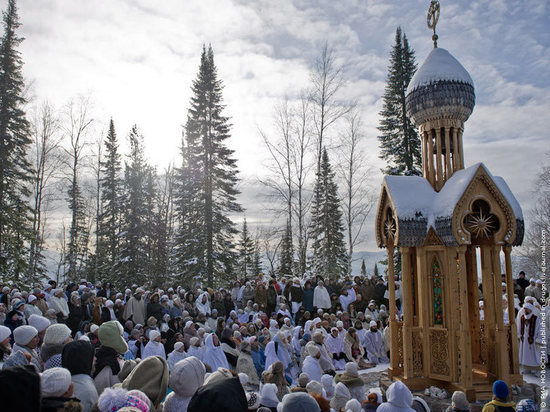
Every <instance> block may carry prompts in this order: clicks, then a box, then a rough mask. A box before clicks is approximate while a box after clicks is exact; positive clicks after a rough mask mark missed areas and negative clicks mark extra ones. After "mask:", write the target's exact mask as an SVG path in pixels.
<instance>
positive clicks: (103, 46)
mask: <svg viewBox="0 0 550 412" xmlns="http://www.w3.org/2000/svg"><path fill="white" fill-rule="evenodd" d="M2 3H3V8H5V3H6V1H5V0H2ZM428 5H429V1H428V0H406V1H405V0H340V1H334V0H311V1H305V0H304V1H298V0H294V1H293V0H276V1H273V0H200V1H198V0H197V1H195V0H178V1H176V0H162V1H152V0H150V1H145V0H95V1H85V0H44V1H36V0H19V1H18V6H19V13H20V18H21V23H22V28H21V34H22V35H23V36H24V37H25V38H26V40H25V41H24V43H23V44H22V46H21V51H22V53H23V58H24V61H25V66H24V73H25V76H26V78H27V79H29V80H32V81H33V92H34V95H35V96H36V98H37V100H42V99H47V100H49V101H50V102H52V103H53V104H54V105H57V106H61V105H63V104H64V103H65V102H66V101H67V100H68V99H69V98H71V97H73V96H75V95H77V94H89V95H90V96H91V97H92V99H93V101H94V111H95V113H96V118H97V130H98V133H100V132H101V130H102V129H103V128H104V125H105V123H106V122H107V121H108V119H109V118H110V117H113V119H114V121H115V125H116V127H117V129H118V133H119V136H121V137H124V136H125V135H126V134H127V132H128V131H129V129H130V127H131V125H132V124H133V123H137V124H138V126H139V128H140V129H141V130H142V132H143V134H144V136H145V145H146V150H147V155H148V157H149V159H150V161H151V162H152V163H153V164H155V165H157V166H158V168H159V170H162V169H163V168H164V167H166V166H167V165H168V164H169V163H170V162H172V161H175V160H177V153H178V151H177V147H178V145H179V141H180V139H181V124H183V123H184V121H185V118H186V111H187V108H188V102H189V98H190V85H191V81H192V80H193V79H194V77H195V75H196V72H197V68H198V63H199V58H200V52H201V47H202V45H203V44H205V43H206V44H211V45H212V47H213V49H214V53H215V59H216V63H217V66H218V72H219V76H220V78H221V79H222V80H223V82H224V84H225V91H224V99H225V103H226V104H227V115H229V116H230V117H231V121H232V123H233V136H232V139H231V142H230V146H231V147H232V148H233V149H234V150H235V151H236V156H237V158H238V159H239V168H240V170H241V177H242V178H243V182H245V183H247V182H249V183H250V184H249V185H248V186H246V187H245V188H244V190H243V191H244V192H245V193H247V194H251V191H255V190H259V188H258V186H257V184H256V180H255V179H256V177H257V176H261V175H262V174H263V173H265V166H264V165H265V161H266V160H267V153H266V150H265V149H264V147H263V145H262V141H261V138H260V136H259V133H258V127H262V128H267V129H269V125H270V124H271V123H272V117H271V116H272V113H273V107H274V105H275V104H276V103H277V102H278V101H280V100H281V99H282V98H283V97H284V96H285V95H288V96H293V95H294V94H295V93H296V92H297V91H298V90H300V89H302V88H303V87H304V86H306V85H307V82H308V76H309V74H308V73H309V70H310V67H311V65H312V62H313V61H314V60H315V58H316V57H317V56H318V54H319V52H320V49H321V47H322V45H323V44H324V42H325V41H327V42H328V43H329V44H330V45H331V46H333V47H334V49H335V51H336V55H337V57H338V61H339V62H340V63H341V64H342V65H343V67H344V70H345V77H346V79H347V80H348V84H347V86H346V88H345V90H344V94H343V97H345V98H350V99H357V100H358V101H359V103H360V107H361V111H362V116H363V119H364V120H363V121H364V124H365V132H366V135H367V137H366V144H365V147H366V149H367V151H368V152H369V155H370V157H369V159H370V161H371V164H372V166H373V167H374V169H375V170H378V169H379V168H380V167H382V166H383V163H382V162H381V161H380V160H379V159H378V144H377V140H376V136H377V130H376V126H377V125H378V122H379V117H378V112H379V111H380V108H381V104H382V102H381V95H382V93H383V90H384V84H385V76H386V69H387V64H388V57H389V52H390V49H391V46H392V44H393V42H394V36H395V29H396V27H397V26H399V25H400V26H401V27H402V28H403V30H404V31H405V33H406V34H407V36H408V37H409V41H410V43H411V45H412V47H413V48H414V49H415V50H416V57H417V61H418V62H419V63H421V62H422V61H423V60H424V58H425V56H426V55H427V54H428V53H429V51H430V49H431V48H432V42H431V33H430V31H429V30H428V29H427V28H426V11H427V8H428ZM549 12H550V1H548V0H521V1H517V0H480V1H466V0H460V1H452V2H451V1H445V0H442V1H441V18H440V22H439V26H438V34H439V46H440V47H443V48H446V49H447V50H449V51H450V52H451V53H452V54H453V55H454V56H455V57H456V58H457V59H458V60H459V61H460V62H461V63H462V64H463V65H464V67H465V68H466V69H467V70H468V71H469V72H470V74H471V76H472V78H473V80H474V82H475V87H476V95H477V102H476V103H477V105H476V108H475V109H474V113H473V114H472V116H471V118H470V120H469V121H468V122H467V124H466V130H465V135H464V143H465V159H466V164H467V165H471V164H473V163H475V162H478V161H483V162H485V164H486V165H487V166H488V167H489V169H490V170H491V171H492V173H493V174H495V175H501V176H503V177H504V178H505V179H506V180H507V182H508V184H509V185H510V186H511V188H512V190H513V192H514V193H515V194H516V196H517V197H518V199H519V201H520V203H521V205H522V206H523V208H524V211H526V210H527V209H528V208H529V207H530V205H531V199H532V190H533V189H534V188H533V186H532V181H533V179H534V177H535V175H536V173H537V170H538V169H539V167H540V164H541V162H542V161H543V159H544V156H545V152H547V151H548V150H549V149H550V145H549V142H550V138H549V133H548V124H547V123H548V119H549V118H550V117H549V113H550V99H548V96H550V70H549V69H548V68H549V67H550V50H549V48H550V25H549V24H548V21H550V19H549V17H550V13H549ZM374 179H375V182H374V185H375V186H379V182H380V179H381V175H380V174H379V173H377V174H376V175H375V176H374ZM247 199H248V200H244V206H245V207H246V208H247V209H248V212H247V216H248V217H249V219H255V218H256V219H257V218H259V215H260V209H261V207H263V206H261V204H260V203H259V202H256V203H255V202H254V201H253V200H250V197H249V196H247ZM371 227H372V226H371ZM369 229H370V228H369ZM362 248H363V249H370V250H374V249H376V247H375V245H374V242H373V236H370V239H369V240H368V241H367V242H366V243H365V244H363V245H362Z"/></svg>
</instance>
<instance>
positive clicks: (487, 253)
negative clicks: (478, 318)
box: [481, 245, 502, 379]
mask: <svg viewBox="0 0 550 412" xmlns="http://www.w3.org/2000/svg"><path fill="white" fill-rule="evenodd" d="M491 249H492V246H490V245H482V246H481V276H482V282H483V300H484V301H485V335H486V340H487V349H488V350H487V372H488V373H489V375H490V377H491V378H493V379H496V378H497V375H496V373H497V364H496V353H495V352H496V346H497V345H496V334H495V332H496V315H497V313H496V308H495V283H494V281H493V263H492V257H491ZM498 315H499V316H501V317H502V313H499V314H498Z"/></svg>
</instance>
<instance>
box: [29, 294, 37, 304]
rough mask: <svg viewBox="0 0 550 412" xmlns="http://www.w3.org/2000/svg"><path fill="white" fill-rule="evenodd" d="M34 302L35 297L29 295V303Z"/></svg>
mask: <svg viewBox="0 0 550 412" xmlns="http://www.w3.org/2000/svg"><path fill="white" fill-rule="evenodd" d="M35 300H36V296H34V295H30V296H29V303H32V302H34V301H35Z"/></svg>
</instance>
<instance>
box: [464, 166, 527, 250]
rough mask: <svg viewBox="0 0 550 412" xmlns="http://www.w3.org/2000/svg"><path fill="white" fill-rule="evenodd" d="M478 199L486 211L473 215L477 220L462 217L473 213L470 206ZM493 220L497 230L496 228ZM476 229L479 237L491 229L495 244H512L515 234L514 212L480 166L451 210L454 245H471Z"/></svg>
mask: <svg viewBox="0 0 550 412" xmlns="http://www.w3.org/2000/svg"><path fill="white" fill-rule="evenodd" d="M480 199H481V200H483V201H485V202H487V204H488V205H489V211H488V213H484V214H483V215H482V216H480V215H479V214H477V216H476V219H477V221H475V220H473V219H471V218H469V219H466V217H467V216H468V215H471V216H473V215H475V211H474V210H472V209H473V208H474V204H475V202H476V201H477V200H480ZM489 215H492V216H489ZM495 219H496V220H495ZM497 221H498V229H496V228H497ZM476 231H477V232H478V233H479V234H480V235H482V236H483V235H484V234H486V233H487V231H490V232H491V231H494V232H491V233H492V236H493V239H494V242H495V243H506V244H512V243H513V241H514V239H515V236H516V218H515V216H514V212H513V211H512V208H511V206H510V205H509V204H508V201H507V200H506V199H505V198H504V196H503V195H502V193H500V190H499V189H498V187H497V186H496V185H495V183H494V182H493V180H492V179H491V178H490V177H489V176H488V175H487V172H486V171H485V169H483V167H482V166H480V167H479V169H478V171H477V172H476V176H475V177H474V178H473V179H472V181H471V182H470V184H469V185H468V187H467V189H466V190H465V192H464V194H463V195H462V197H461V198H460V200H459V201H458V203H457V204H456V207H455V211H454V213H453V234H454V237H455V239H456V240H457V242H458V244H460V245H464V244H472V241H473V240H474V239H473V238H475V236H472V233H475V232H476ZM491 233H490V235H491Z"/></svg>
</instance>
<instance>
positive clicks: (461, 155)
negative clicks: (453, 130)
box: [457, 129, 464, 169]
mask: <svg viewBox="0 0 550 412" xmlns="http://www.w3.org/2000/svg"><path fill="white" fill-rule="evenodd" d="M457 139H458V164H459V168H460V169H464V147H463V146H462V129H458V137H457Z"/></svg>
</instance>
